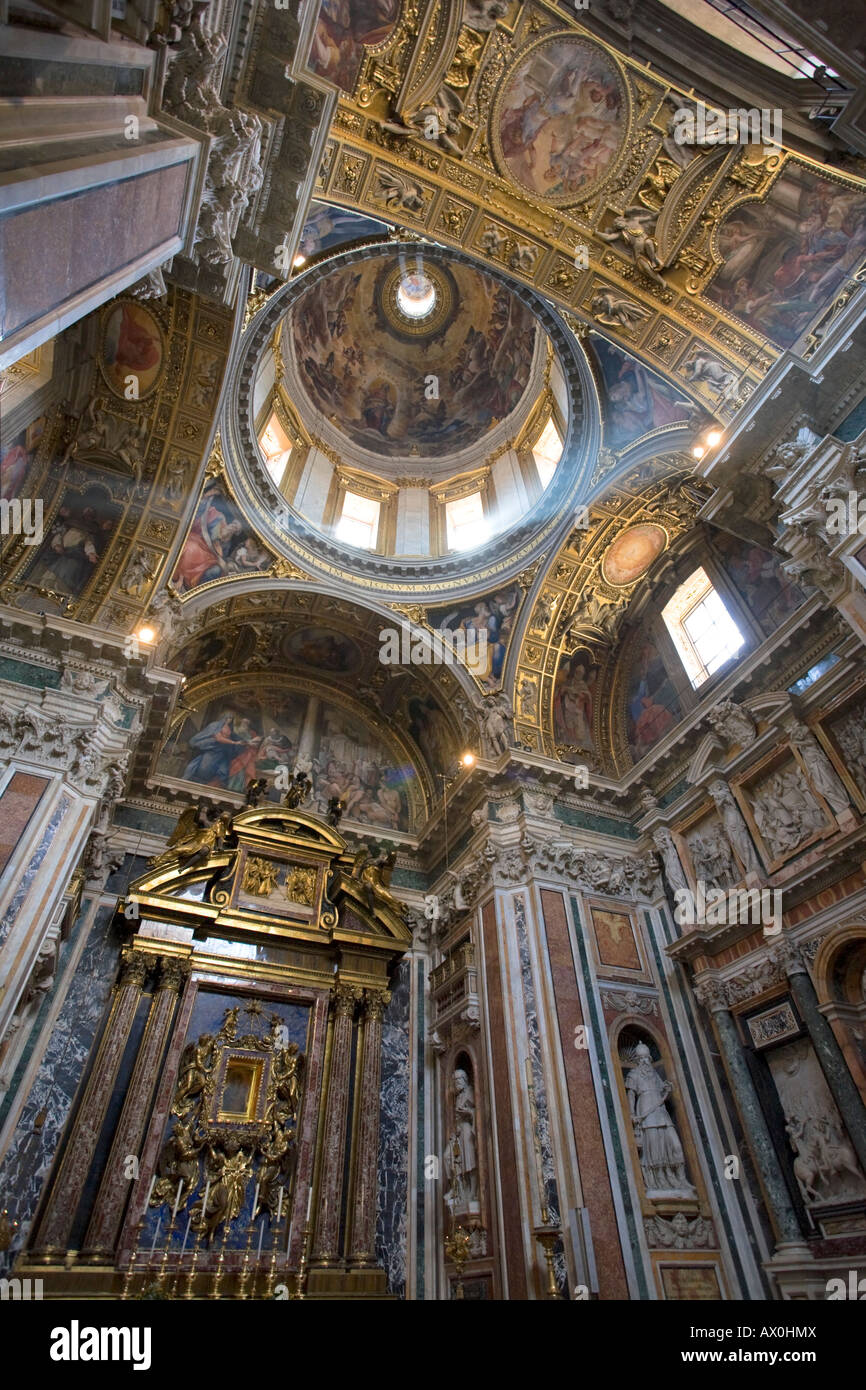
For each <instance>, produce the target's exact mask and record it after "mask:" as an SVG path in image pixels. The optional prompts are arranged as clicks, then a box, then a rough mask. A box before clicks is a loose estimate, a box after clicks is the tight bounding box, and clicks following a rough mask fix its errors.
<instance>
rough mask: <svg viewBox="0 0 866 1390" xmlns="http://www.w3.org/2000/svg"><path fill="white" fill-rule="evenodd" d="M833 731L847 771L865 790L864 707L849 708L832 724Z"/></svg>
mask: <svg viewBox="0 0 866 1390" xmlns="http://www.w3.org/2000/svg"><path fill="white" fill-rule="evenodd" d="M833 733H834V734H835V736H836V742H837V743H838V745H839V750H840V752H841V753H842V756H843V757H844V759H845V765H846V767H847V768H848V771H849V772H850V774H851V776H852V777H853V778H854V781H855V782H856V783H857V786H858V787H859V788H860V790H861V791H862V792H866V707H864V705H862V704H861V705H860V706H858V708H857V709H853V710H851V711H850V712H849V713H848V714H846V715H845V717H844V718H843V719H840V720H839V722H838V724H835V725H834V726H833Z"/></svg>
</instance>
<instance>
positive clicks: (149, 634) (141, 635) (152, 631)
mask: <svg viewBox="0 0 866 1390" xmlns="http://www.w3.org/2000/svg"><path fill="white" fill-rule="evenodd" d="M135 635H136V637H137V638H138V640H139V642H143V643H144V645H145V646H146V647H149V646H150V644H151V642H155V641H156V628H155V627H148V625H147V623H145V624H144V626H143V627H140V628H139V629H138V632H137V633H136V634H135Z"/></svg>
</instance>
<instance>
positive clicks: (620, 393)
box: [593, 338, 688, 448]
mask: <svg viewBox="0 0 866 1390" xmlns="http://www.w3.org/2000/svg"><path fill="white" fill-rule="evenodd" d="M593 346H594V347H595V350H596V352H597V353H598V355H599V357H600V358H601V361H602V366H603V370H604V376H605V382H606V385H607V410H606V412H605V414H606V420H605V439H606V442H607V443H608V444H609V445H610V447H611V448H616V447H619V446H621V445H623V444H628V443H631V442H632V440H635V439H637V438H639V436H640V435H642V434H646V433H647V432H648V431H649V430H654V429H659V428H660V427H661V426H662V425H670V424H674V423H675V422H677V421H679V420H685V419H686V418H687V416H688V405H687V403H686V402H684V401H682V400H680V399H679V398H678V396H677V394H676V392H675V391H674V390H673V388H672V387H670V386H668V385H667V383H666V382H663V381H662V380H661V378H659V377H657V376H655V375H654V374H653V373H652V372H648V371H647V370H646V368H645V367H643V366H641V364H640V363H639V362H637V361H636V360H635V359H634V358H633V357H629V356H628V354H627V353H624V352H620V351H618V350H617V349H616V348H613V347H611V346H610V345H608V344H606V343H605V344H602V342H601V340H600V339H597V338H596V339H594V340H593Z"/></svg>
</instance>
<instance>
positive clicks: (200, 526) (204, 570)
mask: <svg viewBox="0 0 866 1390" xmlns="http://www.w3.org/2000/svg"><path fill="white" fill-rule="evenodd" d="M242 531H243V522H242V521H241V520H240V519H239V518H238V517H232V518H231V519H229V518H228V517H227V516H226V514H225V511H224V510H223V509H222V508H221V507H218V506H216V505H215V503H214V501H213V500H212V498H209V497H207V496H206V497H204V498H203V499H202V502H201V505H200V507H199V514H198V516H197V517H196V519H195V521H194V522H193V524H192V526H191V527H190V532H189V535H188V536H187V538H186V543H185V545H184V547H183V550H182V551H181V555H180V559H179V560H178V562H177V569H176V570H175V572H174V583H175V585H176V586H177V588H178V589H179V590H180V592H181V593H184V592H186V591H187V590H188V589H194V588H195V587H196V585H197V584H207V583H208V582H209V580H211V579H219V578H220V576H221V575H224V574H227V573H228V561H229V556H230V553H231V548H232V542H233V541H234V540H235V538H236V537H237V536H239V535H240V534H241V532H242Z"/></svg>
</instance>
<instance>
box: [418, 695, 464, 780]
mask: <svg viewBox="0 0 866 1390" xmlns="http://www.w3.org/2000/svg"><path fill="white" fill-rule="evenodd" d="M407 710H408V714H409V733H410V735H411V737H412V738H413V739H414V740H415V742H416V743H417V745H418V747H419V748H420V749H421V752H422V753H423V754H424V757H425V758H426V759H427V762H428V764H429V766H430V767H431V768H433V769H434V770H437V769H439V768H442V767H444V766H445V764H446V762H447V761H448V758H449V754H450V752H451V750H452V749H453V739H452V735H451V729H450V726H449V724H448V720H447V719H446V718H445V715H444V714H443V713H442V711H441V709H440V708H439V706H438V704H437V703H436V701H435V700H434V699H433V697H432V696H431V695H428V696H426V697H425V698H424V699H422V698H420V697H419V696H417V695H413V696H412V698H411V699H410V700H409V703H408V705H407Z"/></svg>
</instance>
